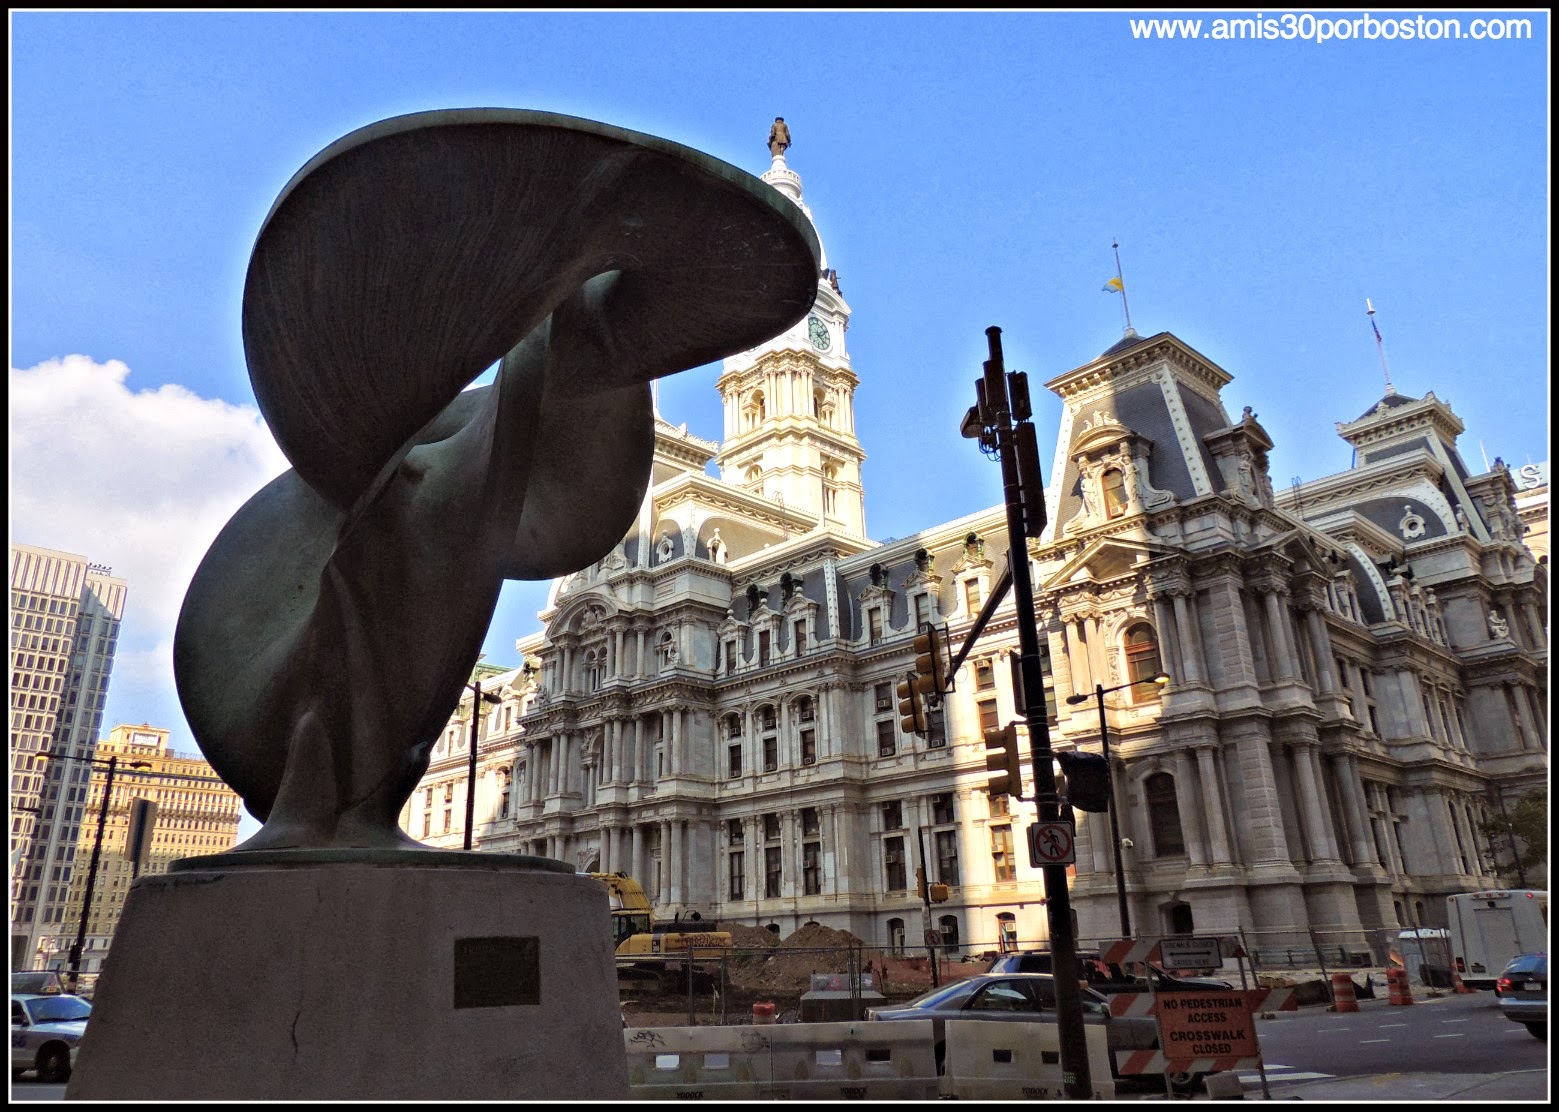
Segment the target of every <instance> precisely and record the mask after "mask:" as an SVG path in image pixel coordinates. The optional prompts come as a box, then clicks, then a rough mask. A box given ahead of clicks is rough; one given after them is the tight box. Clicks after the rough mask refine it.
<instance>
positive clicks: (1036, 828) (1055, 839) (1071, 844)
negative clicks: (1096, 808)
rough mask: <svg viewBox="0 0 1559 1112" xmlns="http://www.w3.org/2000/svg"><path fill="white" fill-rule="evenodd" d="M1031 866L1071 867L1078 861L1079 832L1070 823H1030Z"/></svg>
mask: <svg viewBox="0 0 1559 1112" xmlns="http://www.w3.org/2000/svg"><path fill="white" fill-rule="evenodd" d="M1028 836H1029V864H1030V865H1032V866H1033V867H1034V868H1036V869H1037V868H1039V867H1041V866H1043V865H1070V864H1071V863H1072V862H1074V861H1076V860H1077V830H1076V827H1074V826H1073V825H1072V824H1071V823H1069V822H1036V823H1030V824H1029V829H1028Z"/></svg>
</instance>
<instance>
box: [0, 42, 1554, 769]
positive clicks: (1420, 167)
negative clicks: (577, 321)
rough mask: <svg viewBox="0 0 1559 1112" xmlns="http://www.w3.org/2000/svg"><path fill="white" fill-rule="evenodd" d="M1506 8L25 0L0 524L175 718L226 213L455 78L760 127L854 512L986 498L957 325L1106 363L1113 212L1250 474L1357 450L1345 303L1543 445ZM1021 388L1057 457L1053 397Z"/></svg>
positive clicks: (623, 117) (585, 111)
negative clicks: (855, 486)
mask: <svg viewBox="0 0 1559 1112" xmlns="http://www.w3.org/2000/svg"><path fill="white" fill-rule="evenodd" d="M1199 14H1201V16H1202V18H1203V19H1204V21H1210V20H1211V19H1213V18H1215V15H1216V13H1211V12H1209V13H1199ZM1335 14H1336V15H1338V16H1342V15H1345V14H1350V13H1342V12H1339V13H1335ZM1376 14H1377V15H1378V14H1379V13H1376ZM1436 14H1439V15H1454V14H1455V13H1436ZM1487 14H1488V13H1471V12H1469V13H1462V15H1461V18H1462V22H1463V24H1464V25H1468V24H1470V22H1471V20H1472V19H1473V18H1474V17H1475V16H1477V15H1487ZM1510 14H1524V15H1525V16H1526V17H1527V18H1529V19H1530V20H1531V21H1532V25H1533V34H1532V37H1531V38H1530V39H1525V40H1523V39H1511V40H1506V41H1498V42H1490V41H1482V42H1475V41H1460V42H1452V41H1439V42H1402V41H1394V42H1392V41H1378V40H1377V41H1373V42H1360V41H1348V42H1338V41H1333V42H1327V43H1316V42H1307V41H1297V42H1279V41H1261V42H1250V41H1246V42H1208V41H1200V42H1183V41H1181V42H1165V41H1142V40H1137V39H1134V38H1133V37H1132V34H1131V31H1130V28H1129V26H1128V17H1127V16H1126V15H1123V14H1117V13H1113V12H1111V13H1095V12H1078V13H1068V14H1050V13H1020V12H995V13H973V14H947V13H936V12H924V13H910V12H905V13H840V12H809V13H789V12H786V13H779V12H770V13H762V12H730V13H633V12H619V13H610V12H574V13H570V12H559V13H524V12H521V13H497V12H473V13H455V14H446V13H392V12H380V13H322V14H321V13H308V12H277V13H236V12H235V13H204V14H202V13H143V14H138V13H73V12H58V13H47V12H13V13H12V14H11V17H10V30H11V35H12V41H11V90H10V92H11V291H12V292H11V383H10V385H11V390H10V394H11V408H10V422H9V423H10V433H11V455H10V465H11V493H12V503H11V506H12V509H11V517H10V528H11V535H12V537H13V539H16V540H22V541H26V542H28V543H33V544H40V545H44V546H48V547H55V548H63V549H66V550H69V551H74V552H79V553H81V554H83V555H86V556H88V557H89V558H91V559H93V560H95V561H98V562H101V563H106V564H110V565H112V566H113V567H114V570H115V572H116V574H121V575H124V576H125V577H126V578H128V579H129V581H130V595H129V599H130V601H129V613H128V614H127V617H126V626H125V632H124V635H123V637H122V640H121V649H120V662H119V664H118V665H116V668H115V674H114V678H113V681H112V684H111V687H110V695H109V703H108V709H107V714H106V718H105V722H104V728H105V730H106V729H107V728H108V727H110V726H112V725H113V724H115V723H117V722H141V721H149V722H151V723H153V724H156V725H163V726H167V727H169V728H171V729H172V730H173V732H174V743H175V746H176V747H178V748H179V749H181V750H182V751H193V750H194V744H193V741H192V739H191V738H190V737H189V734H188V730H187V727H186V726H185V724H184V721H183V718H182V715H181V713H180V711H179V707H178V703H177V699H176V697H175V696H174V694H173V690H172V670H171V665H170V664H169V661H168V650H169V646H170V644H171V638H172V628H173V621H174V618H175V617H176V615H177V609H178V605H179V602H180V600H181V599H182V596H183V592H184V589H185V587H186V586H187V584H188V580H189V576H190V575H191V574H192V573H193V571H194V568H195V566H196V563H197V562H198V561H199V559H200V556H201V555H202V554H203V553H204V551H205V548H206V546H207V545H208V544H209V543H210V541H211V539H212V538H213V537H214V536H215V534H216V531H217V530H218V529H220V528H221V526H222V525H223V524H224V523H225V521H226V520H227V517H228V516H229V515H230V514H231V513H232V512H233V511H234V510H235V509H236V508H237V507H238V505H240V504H241V503H242V502H243V500H244V499H246V498H247V497H248V496H249V495H250V494H252V493H253V492H254V491H255V490H256V489H258V488H259V486H260V485H262V484H263V482H265V481H266V480H267V479H268V478H269V477H270V476H271V475H272V474H275V473H276V472H277V471H278V470H280V469H281V468H282V467H284V466H285V461H283V460H282V459H281V457H280V456H279V454H277V453H276V450H275V448H274V445H273V444H271V443H270V440H269V436H268V434H267V433H266V432H265V430H264V428H263V425H262V424H261V423H260V422H259V419H258V415H257V413H256V412H255V411H254V408H253V405H254V399H253V393H252V391H251V389H250V386H249V381H248V375H247V371H246V369H245V366H244V358H243V349H242V343H241V337H240V331H239V303H240V295H241V291H242V284H243V278H244V272H245V267H246V266H247V262H248V255H249V250H250V248H251V246H252V245H253V240H254V236H255V234H256V232H257V231H258V229H259V226H260V222H261V220H262V219H263V217H264V215H265V213H266V212H267V210H268V209H269V207H270V205H271V203H272V201H273V200H274V199H275V197H276V195H277V193H278V192H279V191H280V189H281V188H282V186H283V185H284V184H285V183H286V182H287V180H288V179H289V178H290V177H291V176H292V175H293V173H294V172H296V170H297V169H298V168H299V167H300V166H302V165H303V163H304V162H306V161H307V160H308V159H309V158H310V157H311V156H313V155H314V154H315V153H316V152H318V151H319V150H320V149H321V148H323V147H324V146H326V145H327V144H329V143H331V142H332V141H334V140H335V139H337V138H339V137H340V136H342V135H344V134H346V133H347V132H349V131H351V130H353V129H355V128H358V127H360V126H363V125H365V124H368V123H372V122H373V121H375V120H379V119H383V118H385V117H388V116H394V115H398V114H401V113H405V112H412V111H420V110H425V109H432V108H452V107H468V106H505V107H517V108H533V109H542V110H547V111H553V112H562V113H567V114H570V115H576V116H583V117H586V118H590V119H596V120H602V121H605V122H607V123H611V124H615V125H618V126H621V127H626V128H631V129H634V130H638V131H643V132H648V133H650V134H653V135H659V136H663V137H666V138H669V139H673V140H676V141H678V142H681V143H684V144H687V145H689V146H692V147H696V148H698V149H701V150H704V151H707V152H708V153H710V154H712V155H715V156H716V157H719V158H722V159H725V160H727V161H729V162H732V163H734V164H735V165H737V166H739V167H742V168H744V169H746V170H749V171H751V172H753V173H761V172H762V171H763V170H765V169H766V168H767V166H768V156H767V150H766V147H765V142H764V141H765V139H766V137H767V134H768V127H769V123H770V122H771V121H772V120H773V118H774V117H775V116H776V115H783V116H784V117H785V118H786V120H787V121H788V122H789V124H790V126H791V130H792V134H793V138H794V146H793V147H792V149H791V151H790V153H789V165H790V167H791V168H792V169H793V170H795V171H796V172H797V173H799V174H800V175H801V177H802V179H803V182H804V185H805V190H806V200H807V202H808V204H809V206H810V207H811V209H812V211H813V213H814V215H815V217H816V221H817V224H818V227H819V230H820V232H821V235H822V238H823V242H824V245H825V248H826V249H827V252H828V256H829V262H830V264H831V265H833V266H834V267H836V268H837V269H838V271H839V276H840V283H841V287H842V289H843V292H844V295H845V297H846V299H847V300H848V301H849V303H850V305H851V308H852V309H853V310H854V318H853V320H852V323H851V329H850V333H849V336H848V347H849V350H850V353H851V356H852V359H853V360H854V367H855V370H856V372H857V374H858V375H859V376H860V379H861V386H860V389H859V391H858V394H857V399H856V402H857V431H858V433H859V436H860V439H861V441H862V444H863V446H864V448H865V450H866V453H867V462H866V465H865V472H864V477H865V483H866V490H867V502H866V506H867V526H868V529H869V530H870V532H871V534H872V535H873V536H874V537H876V538H879V539H887V538H889V537H896V536H901V535H904V534H907V533H910V532H913V531H915V530H916V529H918V528H921V527H924V526H927V525H930V524H934V523H936V522H939V521H944V520H948V519H951V518H954V517H957V516H960V515H962V514H965V513H968V512H971V511H973V510H976V509H978V508H981V507H983V506H986V505H990V504H993V503H994V502H996V501H997V500H998V499H999V498H1000V485H999V476H998V474H997V470H996V468H995V466H994V465H993V464H991V463H989V462H987V461H986V460H984V459H983V458H982V457H981V456H980V455H979V453H978V452H977V451H976V450H975V449H974V447H973V445H972V444H970V443H969V442H967V441H964V440H961V439H960V438H959V436H958V431H957V430H958V422H959V418H960V417H961V416H962V414H963V411H964V410H965V409H966V408H967V407H968V405H969V404H970V403H971V402H972V400H973V398H972V383H973V380H974V378H975V377H976V376H977V375H978V374H979V370H980V362H981V360H982V359H983V358H984V357H985V335H984V330H985V328H986V327H987V326H989V325H993V324H994V325H998V326H1000V327H1001V328H1002V329H1003V340H1004V344H1005V348H1006V356H1007V362H1008V366H1009V368H1012V369H1017V370H1024V371H1027V372H1028V373H1029V376H1030V380H1031V382H1032V383H1034V384H1035V385H1036V386H1038V384H1039V383H1042V382H1043V381H1045V380H1047V379H1049V378H1051V377H1053V376H1055V375H1057V374H1060V373H1062V372H1064V371H1066V370H1069V369H1071V368H1072V367H1075V366H1077V365H1080V364H1082V363H1085V362H1087V361H1088V360H1090V359H1092V358H1093V357H1094V356H1096V355H1097V354H1098V353H1099V352H1101V351H1102V350H1103V349H1105V348H1106V347H1108V346H1109V345H1110V344H1112V343H1113V342H1114V341H1115V340H1116V339H1118V338H1119V337H1120V334H1121V328H1122V323H1123V322H1122V317H1121V308H1122V306H1121V300H1120V298H1119V297H1118V296H1116V295H1112V294H1106V293H1104V292H1102V290H1101V286H1102V285H1103V283H1104V281H1105V280H1106V279H1108V278H1110V277H1111V276H1112V275H1113V274H1114V273H1115V261H1114V258H1113V255H1112V252H1111V250H1110V244H1111V241H1112V239H1113V238H1118V239H1119V241H1120V244H1121V258H1122V262H1123V267H1124V273H1125V279H1126V286H1127V294H1128V297H1129V299H1130V302H1129V303H1130V308H1131V313H1132V322H1133V324H1134V325H1135V326H1136V328H1137V330H1138V331H1139V332H1141V333H1143V334H1144V335H1146V334H1149V333H1152V332H1157V331H1161V330H1169V331H1173V332H1174V333H1176V334H1177V335H1179V336H1180V337H1181V338H1182V339H1184V340H1185V341H1187V342H1188V343H1190V344H1191V345H1192V346H1193V347H1195V348H1197V349H1198V350H1200V351H1201V352H1202V353H1203V354H1204V355H1206V356H1208V357H1209V358H1211V359H1212V360H1214V361H1215V362H1216V363H1218V364H1219V365H1220V366H1222V367H1223V368H1224V369H1225V370H1227V371H1229V372H1230V373H1231V374H1233V375H1234V382H1233V383H1232V384H1231V385H1230V386H1229V387H1228V388H1227V390H1226V391H1225V395H1224V397H1225V405H1226V407H1227V408H1229V409H1230V410H1231V412H1233V413H1235V414H1238V412H1239V409H1240V407H1242V406H1245V405H1249V406H1251V407H1252V408H1253V409H1254V410H1255V411H1256V412H1257V414H1258V415H1259V417H1260V419H1261V422H1262V424H1263V425H1264V426H1265V427H1266V429H1267V430H1268V432H1269V433H1270V434H1271V435H1272V436H1273V439H1274V440H1275V442H1276V448H1275V450H1274V452H1273V453H1272V479H1273V482H1274V484H1275V485H1277V486H1279V487H1282V486H1285V485H1287V484H1288V483H1289V482H1290V480H1291V479H1292V478H1293V477H1296V476H1298V477H1302V478H1306V479H1309V478H1313V477H1315V476H1318V475H1321V474H1326V473H1329V472H1332V471H1337V470H1340V469H1342V468H1344V467H1347V466H1348V464H1349V462H1350V458H1349V450H1348V447H1347V445H1346V444H1344V443H1343V442H1342V441H1341V440H1339V439H1338V438H1337V437H1336V434H1335V430H1334V423H1335V422H1337V421H1340V420H1350V419H1352V418H1354V417H1357V416H1358V415H1359V414H1360V413H1362V412H1364V410H1366V409H1367V408H1368V407H1369V406H1370V405H1371V404H1372V403H1373V402H1375V401H1376V400H1378V399H1379V397H1380V396H1381V395H1382V393H1383V392H1384V385H1385V384H1384V379H1383V376H1382V370H1381V366H1380V362H1379V359H1378V357H1377V354H1376V350H1375V345H1374V341H1373V337H1372V335H1371V333H1370V329H1369V323H1368V320H1367V318H1366V316H1365V312H1364V300H1365V298H1366V297H1370V298H1373V300H1374V304H1375V306H1376V308H1377V310H1378V315H1377V317H1376V320H1377V322H1378V324H1379V326H1380V329H1381V332H1382V334H1383V335H1384V337H1385V341H1386V354H1387V357H1388V360H1389V366H1390V373H1391V378H1392V381H1393V383H1394V384H1395V386H1396V387H1397V388H1398V389H1399V390H1400V391H1402V392H1403V393H1407V394H1411V395H1414V396H1421V395H1422V394H1423V393H1424V392H1426V391H1428V390H1433V391H1434V392H1435V393H1436V394H1437V395H1438V396H1439V397H1441V398H1443V399H1447V400H1449V401H1450V403H1451V404H1452V406H1453V407H1454V408H1455V410H1456V412H1457V413H1458V414H1459V415H1460V417H1461V419H1462V420H1463V421H1464V423H1465V424H1466V426H1467V431H1466V433H1465V435H1464V437H1463V440H1462V449H1463V454H1464V456H1465V457H1466V458H1467V460H1468V462H1469V464H1470V465H1472V466H1473V467H1474V469H1481V465H1482V458H1483V454H1484V453H1486V454H1487V457H1488V458H1489V459H1493V458H1494V457H1495V456H1496V455H1498V456H1502V457H1503V458H1504V459H1505V460H1506V461H1507V462H1509V463H1512V464H1513V465H1514V464H1521V463H1525V462H1529V461H1530V462H1537V461H1544V460H1547V458H1548V438H1549V422H1548V416H1547V415H1548V410H1549V376H1548V373H1547V367H1548V346H1549V345H1548V336H1549V315H1548V303H1549V295H1550V291H1549V288H1548V285H1549V231H1550V229H1549V222H1548V220H1549V171H1548V163H1549V149H1548V148H1549V117H1548V109H1549V84H1548V69H1549V53H1550V41H1549V26H1548V15H1547V13H1546V12H1529V13H1510ZM716 374H717V369H716V368H701V369H696V370H692V371H689V372H686V373H684V374H682V375H678V376H675V377H674V378H672V379H668V380H665V381H664V382H663V383H662V387H661V409H662V413H663V415H664V416H666V417H667V418H668V419H669V420H671V421H673V422H676V423H680V422H682V421H686V422H687V423H688V425H689V426H690V428H691V430H692V431H693V432H694V433H696V434H699V435H701V436H704V437H707V438H711V439H715V438H718V437H719V436H720V434H721V428H720V420H721V411H720V405H719V401H718V397H717V395H716V393H715V390H714V381H715V377H716ZM1035 394H1036V399H1035V400H1036V408H1037V411H1038V413H1037V419H1038V421H1039V425H1040V436H1041V441H1042V445H1043V447H1042V457H1043V459H1044V461H1045V465H1046V468H1047V470H1048V468H1049V466H1050V460H1051V458H1052V450H1051V447H1050V445H1051V444H1053V441H1054V435H1055V430H1056V428H1057V426H1058V424H1059V416H1060V406H1059V403H1058V401H1057V400H1056V399H1055V398H1054V397H1053V396H1052V395H1049V394H1048V392H1045V391H1043V390H1036V392H1035ZM1047 441H1048V443H1046V442H1047ZM544 598H545V585H544V584H515V585H511V587H510V588H509V589H508V590H507V591H506V593H505V596H504V601H503V603H502V604H501V605H500V609H499V612H498V615H497V617H496V620H495V622H494V625H493V630H492V633H491V634H490V636H489V638H488V642H487V659H488V660H491V661H494V662H498V663H517V658H516V655H515V653H514V649H513V645H514V641H515V639H516V638H517V637H520V636H523V635H525V634H528V633H530V632H532V631H534V630H535V629H536V628H537V623H536V621H535V616H534V615H535V611H536V610H537V609H538V608H539V607H540V606H541V604H542V602H543V601H544Z"/></svg>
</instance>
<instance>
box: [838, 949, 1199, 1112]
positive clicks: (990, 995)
mask: <svg viewBox="0 0 1559 1112" xmlns="http://www.w3.org/2000/svg"><path fill="white" fill-rule="evenodd" d="M1079 991H1080V992H1081V993H1082V998H1083V1023H1084V1024H1087V1025H1094V1024H1102V1025H1103V1026H1104V1028H1105V1045H1106V1046H1107V1047H1108V1048H1109V1051H1110V1073H1111V1074H1112V1075H1113V1076H1116V1077H1117V1079H1120V1080H1130V1081H1137V1080H1141V1078H1124V1079H1122V1078H1119V1075H1118V1074H1116V1073H1115V1052H1116V1051H1119V1050H1152V1049H1156V1048H1157V1047H1158V1024H1157V1022H1155V1021H1154V1020H1153V1019H1152V1018H1151V1017H1149V1016H1111V1015H1110V1003H1109V1000H1107V999H1106V998H1105V997H1104V996H1103V995H1102V994H1100V993H1098V992H1095V991H1094V990H1093V989H1091V988H1081V987H1080V988H1079ZM866 1018H867V1019H868V1020H873V1019H878V1020H893V1019H929V1020H931V1028H932V1031H933V1033H934V1037H935V1039H936V1063H937V1072H938V1073H941V1072H942V1069H943V1063H944V1061H945V1058H946V1053H947V1037H946V1034H945V1032H946V1024H947V1021H948V1020H949V1019H979V1020H994V1021H998V1022H1007V1023H1011V1022H1020V1023H1021V1022H1028V1023H1034V1022H1038V1023H1054V1022H1056V986H1055V980H1054V978H1053V977H1051V975H1050V974H1048V973H981V974H979V975H977V976H974V977H966V978H965V979H964V980H961V981H954V982H953V983H951V984H947V985H943V986H942V987H941V988H934V989H932V990H931V991H930V992H924V993H921V994H920V995H919V996H917V997H915V998H914V999H913V1000H909V1001H906V1002H905V1003H903V1004H894V1005H884V1006H882V1007H876V1008H868V1009H867V1010H866ZM1153 1076H1154V1077H1157V1076H1158V1075H1156V1074H1155V1075H1153ZM1149 1080H1151V1079H1149ZM1201 1080H1202V1079H1201V1076H1200V1075H1194V1074H1173V1075H1171V1077H1170V1083H1171V1085H1172V1086H1173V1087H1174V1088H1175V1089H1177V1090H1179V1091H1189V1090H1191V1089H1194V1088H1195V1087H1196V1086H1197V1085H1198V1084H1200V1082H1201Z"/></svg>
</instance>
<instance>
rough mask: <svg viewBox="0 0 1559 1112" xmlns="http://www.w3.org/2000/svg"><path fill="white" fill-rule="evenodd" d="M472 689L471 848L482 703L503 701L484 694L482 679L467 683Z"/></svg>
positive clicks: (468, 844) (468, 778) (468, 797)
mask: <svg viewBox="0 0 1559 1112" xmlns="http://www.w3.org/2000/svg"><path fill="white" fill-rule="evenodd" d="M466 687H468V688H470V690H471V759H470V763H469V767H468V771H467V774H466V838H465V848H466V849H470V848H471V835H472V833H473V831H474V827H475V826H476V747H477V739H478V726H479V725H480V723H481V717H482V704H483V703H484V702H485V703H501V702H503V700H502V699H500V698H499V697H498V696H496V695H494V694H493V693H492V692H490V691H489V692H488V693H487V694H486V695H483V694H482V681H481V680H475V681H473V682H471V683H468V684H466Z"/></svg>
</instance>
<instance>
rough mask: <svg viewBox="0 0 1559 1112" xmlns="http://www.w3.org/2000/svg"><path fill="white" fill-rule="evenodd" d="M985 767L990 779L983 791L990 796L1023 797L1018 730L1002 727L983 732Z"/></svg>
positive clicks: (1013, 727)
mask: <svg viewBox="0 0 1559 1112" xmlns="http://www.w3.org/2000/svg"><path fill="white" fill-rule="evenodd" d="M985 767H986V768H987V769H989V770H990V772H991V778H990V781H989V783H987V784H986V785H985V790H986V791H987V792H989V793H990V794H991V795H1015V796H1017V797H1019V798H1020V799H1021V798H1022V796H1023V774H1022V770H1021V769H1020V768H1019V757H1018V728H1017V727H1016V726H1003V727H1001V728H1000V729H994V730H986V731H985Z"/></svg>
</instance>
